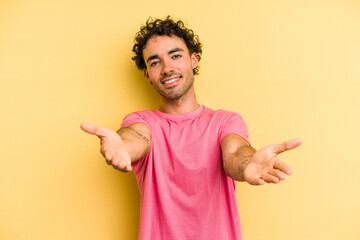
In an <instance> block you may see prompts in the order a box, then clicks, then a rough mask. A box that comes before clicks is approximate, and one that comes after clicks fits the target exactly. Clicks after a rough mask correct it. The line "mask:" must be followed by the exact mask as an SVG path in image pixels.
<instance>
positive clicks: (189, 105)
mask: <svg viewBox="0 0 360 240" xmlns="http://www.w3.org/2000/svg"><path fill="white" fill-rule="evenodd" d="M198 107H199V103H198V102H197V100H196V96H195V90H194V87H192V88H190V89H189V91H188V92H187V93H186V94H185V95H183V96H181V97H180V98H178V99H164V98H162V99H161V106H160V108H159V110H160V111H161V112H164V113H171V114H184V113H188V112H192V111H194V110H196V109H197V108H198Z"/></svg>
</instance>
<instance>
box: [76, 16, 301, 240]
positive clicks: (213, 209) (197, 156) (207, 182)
mask: <svg viewBox="0 0 360 240" xmlns="http://www.w3.org/2000/svg"><path fill="white" fill-rule="evenodd" d="M133 51H134V52H135V54H136V56H135V57H133V60H135V62H136V64H137V66H138V68H139V69H141V70H143V71H144V74H145V76H146V78H147V80H148V81H149V83H151V84H152V85H153V87H154V89H155V90H156V91H157V92H158V93H159V95H160V97H161V105H160V108H159V109H158V110H154V111H139V112H134V113H131V114H129V115H128V116H126V117H125V119H124V121H123V123H122V126H121V128H120V129H119V130H118V131H117V132H114V131H112V130H110V129H107V128H103V127H97V126H94V125H91V124H86V123H84V124H82V125H81V128H82V129H83V130H84V131H85V132H87V133H90V134H94V135H97V136H98V137H99V138H100V139H101V152H102V154H103V155H104V157H105V158H106V161H107V162H108V164H110V165H112V166H113V167H114V168H116V169H118V170H120V171H124V172H128V171H132V170H134V172H135V175H136V178H137V182H138V185H139V189H140V193H141V206H140V224H139V239H141V240H147V239H149V240H150V239H151V240H157V239H163V240H173V239H181V240H191V239H194V240H195V239H196V240H201V239H204V240H205V239H206V240H210V239H216V240H219V239H224V240H225V239H237V240H238V239H241V230H240V221H239V215H238V210H237V206H236V199H235V183H234V180H238V181H246V182H248V183H249V184H252V185H262V184H264V183H265V182H266V183H278V182H280V181H281V180H284V179H285V175H289V174H291V169H290V167H289V166H287V165H286V164H285V163H283V162H281V161H279V159H278V158H277V155H278V154H279V153H281V152H284V151H286V150H289V149H293V148H295V147H297V146H299V145H300V144H301V141H300V140H299V139H295V140H289V141H286V142H284V143H282V144H274V145H270V146H267V147H264V148H262V149H260V150H259V151H256V150H255V149H254V148H252V147H251V146H250V143H249V140H248V133H247V128H246V125H245V122H244V121H243V119H242V118H241V116H240V115H239V114H237V113H234V112H228V111H224V110H217V111H214V110H212V109H209V108H207V107H205V106H203V105H199V103H198V102H197V100H196V96H195V90H194V85H193V83H194V75H195V74H197V73H198V62H199V60H200V57H201V53H202V50H201V44H200V42H199V40H198V37H197V36H196V35H194V33H193V32H192V30H190V29H187V28H186V27H184V24H183V22H181V21H177V22H175V21H173V20H172V19H171V18H169V17H168V18H166V19H165V20H159V19H157V20H154V21H147V23H146V25H145V26H143V27H142V28H141V30H140V31H139V33H138V34H137V36H136V39H135V45H134V48H133Z"/></svg>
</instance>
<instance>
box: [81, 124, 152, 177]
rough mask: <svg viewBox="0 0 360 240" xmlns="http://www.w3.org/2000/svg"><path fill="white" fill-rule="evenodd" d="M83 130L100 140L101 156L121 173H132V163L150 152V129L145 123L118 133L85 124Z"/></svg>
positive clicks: (82, 125)
mask: <svg viewBox="0 0 360 240" xmlns="http://www.w3.org/2000/svg"><path fill="white" fill-rule="evenodd" d="M80 127H81V129H82V130H83V131H85V132H87V133H89V134H93V135H96V136H98V137H99V138H100V144H101V149H100V152H101V154H102V155H103V156H104V157H105V159H106V162H107V163H108V164H109V165H112V166H113V167H114V168H115V169H118V170H120V171H125V172H127V171H131V170H132V167H131V163H132V162H135V161H138V160H139V159H141V158H142V157H144V156H145V155H146V154H147V153H148V152H149V151H150V144H151V143H150V140H149V139H150V129H149V128H148V126H146V125H145V124H144V123H133V124H131V125H130V126H128V127H126V128H120V129H119V130H118V131H117V132H114V131H113V130H110V129H108V128H104V127H97V126H95V125H92V124H88V123H83V124H81V126H80Z"/></svg>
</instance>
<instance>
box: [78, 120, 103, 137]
mask: <svg viewBox="0 0 360 240" xmlns="http://www.w3.org/2000/svg"><path fill="white" fill-rule="evenodd" d="M80 128H81V129H82V130H83V131H85V132H87V133H89V134H93V135H96V136H98V137H106V136H107V135H108V132H109V129H107V128H104V127H98V126H96V125H94V124H90V123H82V124H81V125H80Z"/></svg>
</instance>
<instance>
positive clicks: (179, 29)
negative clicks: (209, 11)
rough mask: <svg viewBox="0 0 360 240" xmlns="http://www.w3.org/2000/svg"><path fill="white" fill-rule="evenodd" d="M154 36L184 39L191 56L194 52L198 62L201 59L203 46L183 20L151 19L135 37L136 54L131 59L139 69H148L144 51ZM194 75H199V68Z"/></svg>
mask: <svg viewBox="0 0 360 240" xmlns="http://www.w3.org/2000/svg"><path fill="white" fill-rule="evenodd" d="M154 35H158V36H164V35H167V36H171V35H175V36H178V37H179V38H182V39H183V40H184V41H185V44H186V46H187V48H188V49H189V53H190V55H191V54H193V53H194V52H195V53H196V56H197V58H198V60H199V61H200V59H201V54H202V49H201V47H202V44H201V43H200V40H199V36H197V35H195V34H194V32H193V30H191V29H189V28H186V27H185V25H184V22H183V21H181V20H178V21H174V20H173V19H172V18H171V17H170V16H167V17H166V19H165V20H161V19H155V20H153V19H152V18H151V17H150V18H149V19H148V20H147V21H146V24H145V25H143V26H141V28H140V31H139V32H138V33H136V35H135V39H134V41H135V44H134V47H133V49H132V51H133V52H134V53H135V54H136V55H135V56H133V57H132V58H131V59H132V60H134V61H135V63H136V66H137V68H138V69H140V70H143V69H146V64H145V61H144V56H143V50H144V48H145V46H146V43H147V41H148V40H149V39H150V38H151V37H152V36H154ZM193 73H194V75H197V74H199V68H198V67H196V68H194V69H193Z"/></svg>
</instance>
